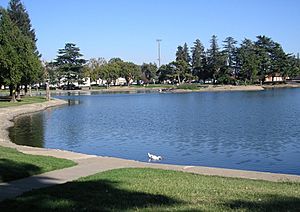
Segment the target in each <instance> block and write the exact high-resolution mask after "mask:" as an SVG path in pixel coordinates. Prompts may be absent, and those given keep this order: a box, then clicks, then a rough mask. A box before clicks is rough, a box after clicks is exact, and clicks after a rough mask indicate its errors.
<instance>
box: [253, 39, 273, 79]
mask: <svg viewBox="0 0 300 212" xmlns="http://www.w3.org/2000/svg"><path fill="white" fill-rule="evenodd" d="M273 45H274V42H273V41H272V39H271V38H269V37H266V36H257V41H256V42H255V46H256V53H257V55H258V56H259V71H258V75H259V79H260V81H261V83H263V82H264V81H265V76H266V75H268V74H272V69H271V66H272V61H271V49H272V48H273Z"/></svg>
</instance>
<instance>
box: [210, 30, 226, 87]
mask: <svg viewBox="0 0 300 212" xmlns="http://www.w3.org/2000/svg"><path fill="white" fill-rule="evenodd" d="M207 63H208V64H207V66H208V69H209V73H210V75H211V76H212V78H213V83H216V81H217V78H218V76H219V73H220V71H221V68H222V67H223V66H224V58H223V56H222V54H221V53H220V51H219V46H218V41H217V36H216V35H213V36H212V38H211V41H210V49H208V51H207Z"/></svg>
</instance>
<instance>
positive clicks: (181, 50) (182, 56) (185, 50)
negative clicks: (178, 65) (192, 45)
mask: <svg viewBox="0 0 300 212" xmlns="http://www.w3.org/2000/svg"><path fill="white" fill-rule="evenodd" d="M179 60H183V61H185V62H186V63H190V62H191V57H190V53H189V47H188V45H187V43H184V45H183V47H182V46H178V47H177V52H176V61H179Z"/></svg>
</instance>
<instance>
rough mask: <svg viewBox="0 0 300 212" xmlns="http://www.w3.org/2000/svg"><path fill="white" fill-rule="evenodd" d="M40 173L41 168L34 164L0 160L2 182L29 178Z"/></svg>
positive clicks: (0, 179)
mask: <svg viewBox="0 0 300 212" xmlns="http://www.w3.org/2000/svg"><path fill="white" fill-rule="evenodd" d="M39 171H40V168H39V167H38V166H35V165H32V164H28V163H21V162H15V161H12V160H8V159H0V182H7V181H11V180H16V179H20V178H24V177H29V176H31V175H33V174H35V173H37V172H39Z"/></svg>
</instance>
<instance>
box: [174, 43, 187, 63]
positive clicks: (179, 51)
mask: <svg viewBox="0 0 300 212" xmlns="http://www.w3.org/2000/svg"><path fill="white" fill-rule="evenodd" d="M184 59H185V56H184V51H183V47H182V46H178V47H177V51H176V61H179V60H184Z"/></svg>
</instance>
